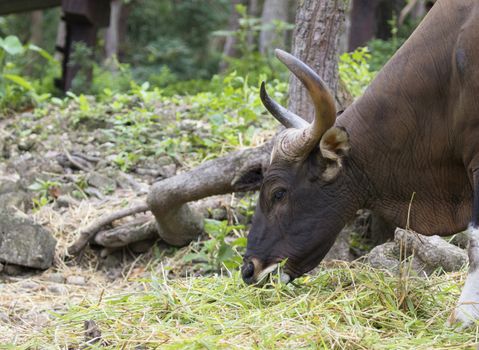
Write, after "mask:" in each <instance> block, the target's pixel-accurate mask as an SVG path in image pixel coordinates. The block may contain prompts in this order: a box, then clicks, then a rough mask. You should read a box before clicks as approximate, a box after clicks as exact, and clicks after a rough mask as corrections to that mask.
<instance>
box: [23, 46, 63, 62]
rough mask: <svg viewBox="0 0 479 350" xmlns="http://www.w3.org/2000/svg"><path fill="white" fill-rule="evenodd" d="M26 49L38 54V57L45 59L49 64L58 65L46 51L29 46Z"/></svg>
mask: <svg viewBox="0 0 479 350" xmlns="http://www.w3.org/2000/svg"><path fill="white" fill-rule="evenodd" d="M28 49H30V50H32V51H35V52H38V54H39V55H40V56H42V57H43V58H45V59H46V60H47V61H48V62H50V63H55V64H56V63H58V62H57V60H55V59H54V58H53V56H52V55H50V54H49V53H48V51H46V50H44V49H42V48H41V47H38V46H37V45H34V44H30V45H28Z"/></svg>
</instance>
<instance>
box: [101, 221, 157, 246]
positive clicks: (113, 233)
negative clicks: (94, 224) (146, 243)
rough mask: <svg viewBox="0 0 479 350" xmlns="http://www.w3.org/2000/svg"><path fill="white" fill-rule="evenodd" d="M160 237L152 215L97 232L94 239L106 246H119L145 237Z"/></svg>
mask: <svg viewBox="0 0 479 350" xmlns="http://www.w3.org/2000/svg"><path fill="white" fill-rule="evenodd" d="M154 238H158V232H157V230H156V225H155V221H154V220H152V218H151V216H146V217H142V218H138V219H135V220H133V221H130V222H128V223H126V224H124V225H121V226H119V227H115V228H112V229H111V230H106V231H101V232H99V233H97V234H96V235H95V237H94V239H93V241H94V242H95V243H96V244H98V245H102V246H104V247H108V248H118V247H123V246H126V245H128V244H130V243H133V242H137V241H143V240H145V239H154Z"/></svg>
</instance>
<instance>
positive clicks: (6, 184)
mask: <svg viewBox="0 0 479 350" xmlns="http://www.w3.org/2000/svg"><path fill="white" fill-rule="evenodd" d="M30 205H31V197H30V195H28V193H27V192H25V191H24V190H23V188H22V186H21V185H20V183H19V182H18V181H17V182H15V181H10V180H5V181H2V182H1V183H0V210H2V209H6V208H12V207H15V208H18V209H20V210H26V209H28V208H29V207H30Z"/></svg>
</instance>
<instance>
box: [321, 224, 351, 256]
mask: <svg viewBox="0 0 479 350" xmlns="http://www.w3.org/2000/svg"><path fill="white" fill-rule="evenodd" d="M351 233H352V232H351V230H350V229H348V228H345V229H344V230H342V231H341V232H340V233H339V235H338V238H336V241H335V242H334V244H333V246H332V247H331V249H330V250H329V252H328V254H326V256H325V257H324V259H323V261H332V260H343V261H353V260H354V256H353V255H352V254H351V251H350V248H349V238H350V236H351Z"/></svg>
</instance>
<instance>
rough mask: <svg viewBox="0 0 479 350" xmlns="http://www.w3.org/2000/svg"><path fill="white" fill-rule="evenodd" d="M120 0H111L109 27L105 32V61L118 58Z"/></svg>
mask: <svg viewBox="0 0 479 350" xmlns="http://www.w3.org/2000/svg"><path fill="white" fill-rule="evenodd" d="M122 4H123V1H122V0H112V2H111V5H110V6H111V7H110V8H111V12H110V26H109V27H108V29H107V30H106V32H105V56H106V59H109V58H111V57H112V56H116V57H118V45H119V40H120V18H121V8H122Z"/></svg>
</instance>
